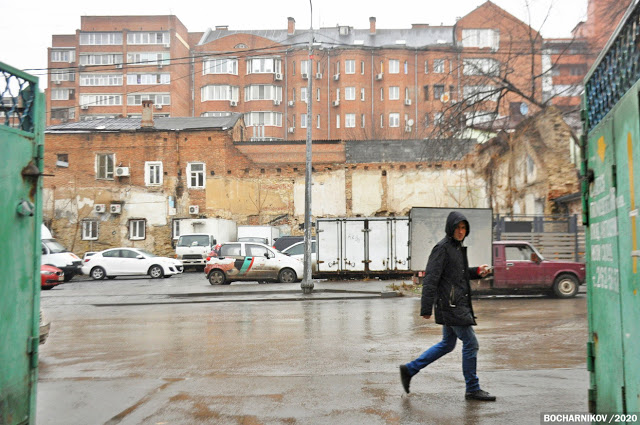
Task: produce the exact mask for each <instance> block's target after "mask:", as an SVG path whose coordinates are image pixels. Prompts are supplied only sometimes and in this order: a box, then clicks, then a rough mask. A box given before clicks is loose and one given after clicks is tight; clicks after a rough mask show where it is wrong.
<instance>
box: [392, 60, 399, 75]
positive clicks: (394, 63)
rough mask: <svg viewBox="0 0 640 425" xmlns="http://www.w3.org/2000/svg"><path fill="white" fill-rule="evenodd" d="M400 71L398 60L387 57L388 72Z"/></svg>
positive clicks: (396, 72) (397, 72) (395, 72)
mask: <svg viewBox="0 0 640 425" xmlns="http://www.w3.org/2000/svg"><path fill="white" fill-rule="evenodd" d="M399 73H400V61H399V60H398V59H389V74H399Z"/></svg>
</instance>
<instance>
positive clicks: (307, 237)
mask: <svg viewBox="0 0 640 425" xmlns="http://www.w3.org/2000/svg"><path fill="white" fill-rule="evenodd" d="M309 8H310V11H311V13H310V18H311V20H310V22H309V62H308V67H307V143H306V148H307V149H306V151H307V159H306V163H305V175H304V278H303V279H302V283H301V284H300V288H302V293H304V294H310V293H311V292H312V291H313V278H312V276H311V273H312V271H311V169H312V165H311V128H312V127H311V117H312V116H313V115H312V114H311V112H312V109H313V108H312V106H313V104H312V102H311V97H312V96H311V91H312V90H313V4H312V3H311V0H309ZM316 246H317V245H316Z"/></svg>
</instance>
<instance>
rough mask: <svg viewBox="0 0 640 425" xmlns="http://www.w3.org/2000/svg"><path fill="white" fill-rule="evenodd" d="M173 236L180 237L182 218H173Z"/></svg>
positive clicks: (174, 237)
mask: <svg viewBox="0 0 640 425" xmlns="http://www.w3.org/2000/svg"><path fill="white" fill-rule="evenodd" d="M171 237H172V238H173V239H178V238H180V220H179V219H178V220H176V219H173V220H171Z"/></svg>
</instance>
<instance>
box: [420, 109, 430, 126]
mask: <svg viewBox="0 0 640 425" xmlns="http://www.w3.org/2000/svg"><path fill="white" fill-rule="evenodd" d="M422 125H424V126H425V127H429V113H428V112H427V113H425V114H424V117H423V118H422Z"/></svg>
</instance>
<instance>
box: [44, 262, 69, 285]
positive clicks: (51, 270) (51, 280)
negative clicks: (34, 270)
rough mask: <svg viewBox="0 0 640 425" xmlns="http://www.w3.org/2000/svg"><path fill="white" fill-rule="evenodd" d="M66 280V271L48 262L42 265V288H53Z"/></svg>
mask: <svg viewBox="0 0 640 425" xmlns="http://www.w3.org/2000/svg"><path fill="white" fill-rule="evenodd" d="M64 281H65V280H64V272H63V271H62V270H60V269H59V268H57V267H53V266H49V265H47V264H43V265H41V266H40V289H45V290H46V289H51V288H53V287H54V286H57V285H60V284H61V283H64Z"/></svg>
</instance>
